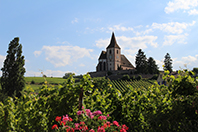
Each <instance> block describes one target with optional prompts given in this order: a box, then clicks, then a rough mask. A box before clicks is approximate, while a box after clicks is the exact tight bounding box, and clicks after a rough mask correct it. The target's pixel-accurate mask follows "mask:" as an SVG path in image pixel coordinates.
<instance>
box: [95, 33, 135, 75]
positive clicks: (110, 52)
mask: <svg viewBox="0 0 198 132" xmlns="http://www.w3.org/2000/svg"><path fill="white" fill-rule="evenodd" d="M120 67H121V68H122V70H130V69H135V67H134V66H133V65H132V64H131V63H130V61H129V60H128V59H127V58H126V57H125V56H124V55H122V54H121V48H120V47H119V45H118V44H117V42H116V38H115V35H114V33H112V37H111V41H110V44H109V45H108V46H107V48H106V51H102V52H101V54H100V57H99V59H98V65H97V66H96V71H97V72H98V71H114V70H118V69H119V68H120Z"/></svg>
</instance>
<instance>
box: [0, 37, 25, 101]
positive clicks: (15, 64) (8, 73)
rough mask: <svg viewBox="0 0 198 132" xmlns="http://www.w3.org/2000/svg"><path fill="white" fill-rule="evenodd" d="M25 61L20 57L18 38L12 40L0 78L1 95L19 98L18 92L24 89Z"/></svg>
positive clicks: (20, 48)
mask: <svg viewBox="0 0 198 132" xmlns="http://www.w3.org/2000/svg"><path fill="white" fill-rule="evenodd" d="M24 65H25V60H24V56H22V45H21V44H19V38H18V37H16V38H14V39H13V40H12V41H11V42H10V44H9V48H8V51H7V56H6V59H5V61H4V65H3V68H2V69H1V70H2V77H1V87H2V93H4V94H6V95H7V96H11V97H13V96H16V97H20V96H21V93H20V91H22V90H23V88H24V87H25V78H24V73H25V68H24Z"/></svg>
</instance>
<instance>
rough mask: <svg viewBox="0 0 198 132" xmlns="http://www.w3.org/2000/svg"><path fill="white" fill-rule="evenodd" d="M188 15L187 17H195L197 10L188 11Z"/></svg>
mask: <svg viewBox="0 0 198 132" xmlns="http://www.w3.org/2000/svg"><path fill="white" fill-rule="evenodd" d="M188 14H189V15H197V14H198V10H196V9H193V10H190V11H188Z"/></svg>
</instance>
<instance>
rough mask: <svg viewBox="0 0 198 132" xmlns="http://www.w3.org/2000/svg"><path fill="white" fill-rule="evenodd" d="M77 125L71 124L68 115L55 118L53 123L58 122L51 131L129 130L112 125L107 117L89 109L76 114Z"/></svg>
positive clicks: (121, 131) (104, 131)
mask: <svg viewBox="0 0 198 132" xmlns="http://www.w3.org/2000/svg"><path fill="white" fill-rule="evenodd" d="M77 115H78V119H79V120H78V121H79V123H74V122H72V121H73V119H72V118H70V117H69V116H68V115H66V116H63V117H60V116H57V117H56V118H55V121H57V122H58V125H57V124H54V125H53V126H52V130H55V131H65V130H66V132H74V131H80V132H113V131H117V132H126V131H127V130H128V129H129V128H128V127H127V126H126V125H120V124H119V123H118V122H117V121H113V123H111V122H109V121H108V120H107V119H108V117H109V115H107V116H104V115H102V112H101V111H99V110H97V111H95V112H91V111H90V109H84V108H83V109H82V110H79V111H78V112H77Z"/></svg>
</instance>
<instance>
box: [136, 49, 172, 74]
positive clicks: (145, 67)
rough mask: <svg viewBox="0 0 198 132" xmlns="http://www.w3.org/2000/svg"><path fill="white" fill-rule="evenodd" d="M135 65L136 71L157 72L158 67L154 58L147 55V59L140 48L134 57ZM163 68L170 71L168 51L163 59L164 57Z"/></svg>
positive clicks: (170, 64)
mask: <svg viewBox="0 0 198 132" xmlns="http://www.w3.org/2000/svg"><path fill="white" fill-rule="evenodd" d="M135 65H136V70H137V73H144V74H147V73H149V74H158V73H159V67H158V66H157V64H156V62H155V60H154V59H153V58H152V57H149V58H148V59H147V57H146V55H145V54H144V52H143V51H142V49H139V50H138V53H137V55H136V59H135ZM164 70H169V71H170V72H172V59H171V57H170V55H169V54H168V53H167V54H166V55H165V59H164Z"/></svg>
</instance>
